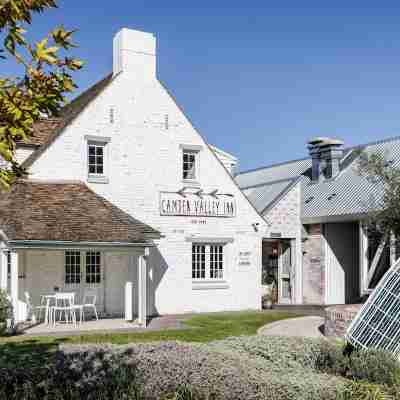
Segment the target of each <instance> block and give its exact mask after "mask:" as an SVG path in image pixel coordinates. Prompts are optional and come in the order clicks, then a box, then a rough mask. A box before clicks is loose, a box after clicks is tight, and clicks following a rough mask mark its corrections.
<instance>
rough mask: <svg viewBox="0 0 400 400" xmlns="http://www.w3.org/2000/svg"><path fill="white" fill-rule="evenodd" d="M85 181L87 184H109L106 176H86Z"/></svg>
mask: <svg viewBox="0 0 400 400" xmlns="http://www.w3.org/2000/svg"><path fill="white" fill-rule="evenodd" d="M87 181H88V182H89V183H109V179H108V177H107V176H91V175H89V176H88V179H87Z"/></svg>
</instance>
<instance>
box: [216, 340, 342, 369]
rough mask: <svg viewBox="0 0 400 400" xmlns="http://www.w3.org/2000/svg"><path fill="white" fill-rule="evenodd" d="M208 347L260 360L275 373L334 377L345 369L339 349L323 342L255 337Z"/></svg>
mask: <svg viewBox="0 0 400 400" xmlns="http://www.w3.org/2000/svg"><path fill="white" fill-rule="evenodd" d="M210 347H211V348H213V349H215V350H217V351H232V352H235V353H241V354H246V355H248V356H250V357H257V358H261V359H263V360H264V361H268V364H269V366H273V368H274V369H275V370H286V369H287V368H290V369H299V368H310V369H313V370H317V371H320V372H327V373H332V372H334V373H336V372H337V371H342V370H344V369H345V367H344V365H343V363H344V357H343V354H342V351H341V349H340V347H338V346H336V345H334V344H332V343H330V342H327V341H325V340H315V339H308V338H300V337H279V336H262V335H258V336H246V337H232V338H228V339H224V340H220V341H215V342H212V343H211V344H210Z"/></svg>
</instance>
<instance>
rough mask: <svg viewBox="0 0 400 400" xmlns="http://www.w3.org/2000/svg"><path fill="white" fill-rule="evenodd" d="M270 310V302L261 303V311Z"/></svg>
mask: <svg viewBox="0 0 400 400" xmlns="http://www.w3.org/2000/svg"><path fill="white" fill-rule="evenodd" d="M271 308H272V300H264V301H263V309H264V310H270V309H271Z"/></svg>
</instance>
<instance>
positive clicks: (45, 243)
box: [8, 240, 156, 249]
mask: <svg viewBox="0 0 400 400" xmlns="http://www.w3.org/2000/svg"><path fill="white" fill-rule="evenodd" d="M8 245H9V247H11V248H13V249H26V248H29V249H43V248H51V249H71V248H104V247H107V248H127V247H128V248H137V247H141V248H143V247H155V246H156V244H155V243H154V242H137V243H132V242H71V241H64V240H9V241H8Z"/></svg>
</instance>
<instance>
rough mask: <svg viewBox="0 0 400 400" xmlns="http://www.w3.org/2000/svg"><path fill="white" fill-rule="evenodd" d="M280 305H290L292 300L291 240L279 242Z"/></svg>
mask: <svg viewBox="0 0 400 400" xmlns="http://www.w3.org/2000/svg"><path fill="white" fill-rule="evenodd" d="M278 264H279V268H278V271H279V280H278V281H279V285H278V286H279V287H278V289H279V303H284V304H288V303H291V300H292V288H291V282H290V278H291V277H290V275H291V271H292V249H291V243H290V241H289V240H281V241H279V263H278Z"/></svg>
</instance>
